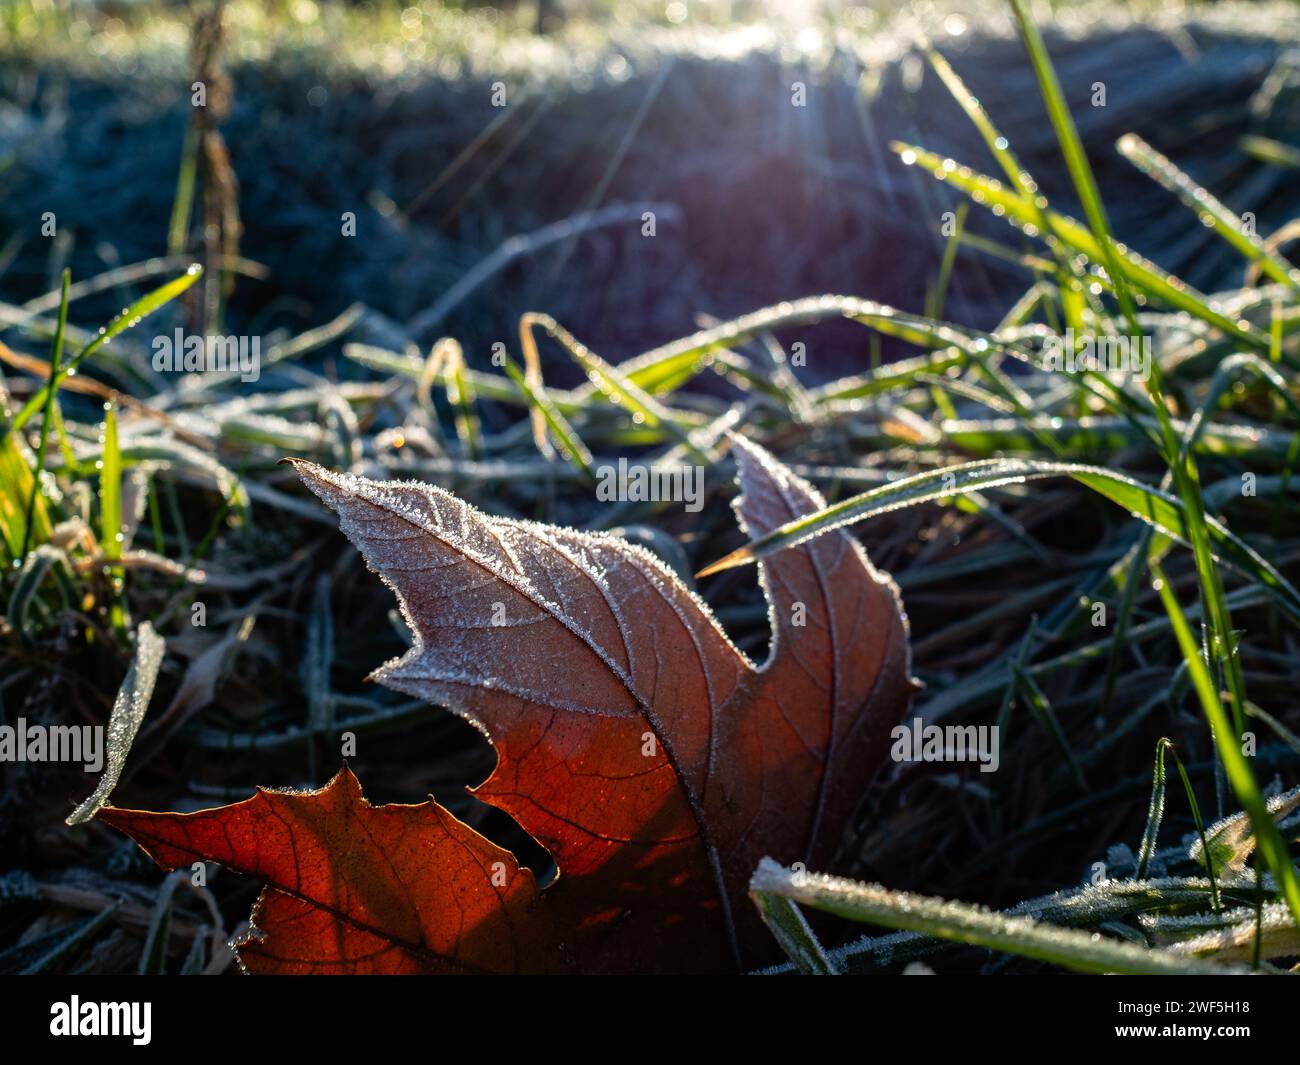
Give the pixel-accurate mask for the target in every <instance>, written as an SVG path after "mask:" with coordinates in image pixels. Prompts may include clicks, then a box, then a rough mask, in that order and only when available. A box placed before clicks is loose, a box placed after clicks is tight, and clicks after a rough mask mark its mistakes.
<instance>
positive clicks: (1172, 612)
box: [1151, 563, 1300, 922]
mask: <svg viewBox="0 0 1300 1065" xmlns="http://www.w3.org/2000/svg"><path fill="white" fill-rule="evenodd" d="M1151 573H1152V576H1153V577H1154V578H1155V579H1154V585H1155V588H1156V591H1158V592H1159V593H1160V599H1161V601H1162V602H1163V603H1164V606H1165V612H1166V613H1167V614H1168V615H1169V621H1170V624H1171V625H1172V627H1173V631H1174V636H1175V638H1176V639H1177V640H1178V646H1179V648H1180V650H1181V651H1182V653H1183V660H1184V661H1185V662H1186V663H1187V669H1188V672H1189V673H1190V674H1191V678H1192V685H1193V687H1194V688H1195V689H1196V694H1197V697H1198V698H1199V699H1200V701H1201V708H1202V710H1204V712H1205V717H1206V720H1207V722H1208V723H1209V726H1210V732H1211V734H1212V735H1213V737H1214V743H1215V747H1216V748H1217V749H1218V752H1219V758H1220V759H1221V761H1222V762H1223V769H1224V772H1225V774H1226V775H1227V777H1228V781H1229V783H1231V785H1232V789H1233V791H1234V792H1235V793H1236V795H1237V801H1238V802H1239V803H1240V804H1241V807H1242V809H1243V810H1245V811H1246V813H1247V814H1248V815H1249V817H1250V820H1251V823H1252V824H1253V825H1254V826H1255V836H1256V838H1257V839H1258V840H1259V848H1260V851H1261V852H1262V853H1263V855H1264V859H1265V861H1267V862H1268V867H1269V869H1271V870H1272V872H1273V875H1274V876H1275V877H1276V878H1277V882H1278V885H1279V886H1280V887H1281V890H1282V895H1283V897H1284V898H1285V900H1286V904H1287V906H1288V907H1289V908H1290V910H1291V915H1292V916H1293V917H1294V918H1295V920H1296V921H1297V922H1300V879H1297V877H1296V871H1295V866H1294V864H1292V860H1291V854H1290V852H1289V851H1288V850H1287V845H1286V841H1285V840H1284V839H1283V838H1282V834H1281V833H1280V832H1279V831H1278V828H1277V825H1276V824H1275V823H1274V821H1273V817H1272V815H1271V814H1270V813H1269V811H1268V807H1267V804H1266V803H1265V801H1264V796H1263V794H1262V793H1261V792H1260V790H1259V783H1258V782H1257V781H1256V780H1255V774H1254V772H1253V771H1252V770H1251V768H1250V763H1249V762H1248V761H1247V760H1246V756H1245V755H1244V754H1242V753H1241V746H1240V744H1239V743H1238V740H1237V732H1236V731H1235V730H1234V729H1233V726H1232V721H1231V720H1230V719H1229V717H1228V714H1227V712H1226V711H1225V710H1224V708H1223V703H1222V701H1221V700H1220V699H1219V690H1218V688H1217V687H1216V686H1215V684H1214V681H1213V680H1212V679H1211V678H1210V671H1209V668H1208V667H1207V666H1206V664H1205V660H1204V659H1203V658H1202V657H1201V650H1200V648H1199V647H1198V646H1197V643H1196V638H1195V637H1194V636H1193V635H1192V630H1191V628H1190V627H1189V626H1188V624H1187V619H1186V618H1185V617H1184V616H1183V610H1182V607H1180V606H1179V605H1178V600H1177V599H1175V598H1174V593H1173V589H1172V588H1171V587H1170V585H1169V582H1168V580H1166V579H1165V576H1164V573H1163V572H1162V571H1161V569H1160V567H1159V566H1158V565H1156V564H1154V563H1153V564H1152V566H1151Z"/></svg>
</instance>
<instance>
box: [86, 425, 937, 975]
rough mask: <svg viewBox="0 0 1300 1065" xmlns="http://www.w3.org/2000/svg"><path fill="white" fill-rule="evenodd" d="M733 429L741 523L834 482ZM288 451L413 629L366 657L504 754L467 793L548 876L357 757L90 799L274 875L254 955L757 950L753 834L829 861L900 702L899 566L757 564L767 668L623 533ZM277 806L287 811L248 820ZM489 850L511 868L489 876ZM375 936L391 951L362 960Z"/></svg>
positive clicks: (339, 960)
mask: <svg viewBox="0 0 1300 1065" xmlns="http://www.w3.org/2000/svg"><path fill="white" fill-rule="evenodd" d="M734 446H735V451H736V456H737V461H738V466H739V482H740V486H741V492H742V496H741V499H740V500H739V501H738V503H737V512H738V515H739V517H740V521H741V525H742V528H743V529H744V531H745V532H746V533H747V534H748V535H749V536H750V537H755V536H759V535H762V534H763V533H765V532H767V531H769V530H771V529H774V528H776V527H777V526H779V525H781V524H783V523H785V522H786V521H789V520H790V519H792V518H794V517H797V516H799V515H801V514H804V513H807V512H809V511H811V510H814V509H818V508H820V507H821V506H823V502H822V500H821V498H820V496H819V495H818V494H817V493H816V491H815V490H814V489H812V488H811V487H810V486H809V485H807V484H806V483H804V482H803V481H801V480H800V479H799V478H797V477H796V476H794V475H793V474H792V473H791V472H790V471H789V470H787V469H786V468H785V467H784V466H782V465H781V464H780V463H778V462H776V460H774V459H773V458H772V457H771V456H770V455H768V454H767V453H766V452H765V451H763V450H762V449H761V448H759V447H757V446H756V445H753V444H750V443H748V442H746V441H744V440H743V439H741V438H738V437H737V438H735V439H734ZM294 465H295V466H296V468H297V469H298V471H299V473H300V474H301V476H302V477H303V480H304V481H305V482H306V483H307V485H308V486H309V487H310V488H311V489H312V490H313V491H314V492H315V493H316V494H317V495H319V496H320V497H321V499H323V500H324V501H325V502H326V503H327V504H329V506H330V507H332V508H333V509H334V510H335V511H337V512H338V514H339V518H340V524H341V527H342V529H343V531H344V532H345V533H346V534H347V536H348V537H349V538H350V539H351V540H352V541H353V542H354V543H355V544H356V545H357V547H358V548H359V549H360V550H361V553H362V555H363V556H364V557H365V559H366V562H367V564H368V565H369V566H370V568H371V569H373V570H375V571H376V572H378V573H379V574H380V575H381V576H382V577H383V579H384V580H385V582H386V583H388V584H389V585H390V587H392V588H393V590H394V592H395V593H396V594H397V597H398V600H399V603H400V604H401V607H402V612H403V615H404V617H405V618H406V621H407V623H408V624H409V625H410V627H411V629H412V632H413V633H414V636H415V640H414V645H413V646H412V648H411V649H410V651H409V652H408V653H407V654H405V655H403V656H402V657H401V658H400V659H397V660H395V661H393V662H390V663H388V664H387V665H385V666H383V667H382V668H380V669H379V670H378V671H376V673H375V678H376V679H378V680H380V681H382V682H383V683H384V684H386V685H388V686H390V687H392V688H395V689H397V690H399V691H403V692H406V693H409V694H413V695H416V696H419V697H421V698H425V699H428V700H429V701H430V702H435V703H440V704H443V705H446V706H449V707H451V708H453V709H454V710H456V711H457V712H459V713H461V714H463V715H465V716H466V717H467V718H469V719H470V720H471V721H473V722H475V723H476V724H478V725H479V726H480V727H481V728H483V730H484V731H485V732H486V733H487V735H488V737H489V738H490V739H491V741H492V743H493V745H494V746H495V748H496V750H497V755H498V764H497V767H496V769H495V771H494V772H493V773H492V775H491V776H490V777H489V778H488V779H487V780H486V781H485V782H484V783H483V784H482V785H480V786H479V787H478V788H477V789H475V794H476V795H478V797H479V798H481V799H483V800H485V801H486V802H488V803H490V804H492V805H493V806H496V807H498V808H500V809H502V810H505V811H506V812H508V813H509V814H510V815H511V816H512V817H514V818H515V820H516V821H518V823H519V824H520V825H521V826H523V828H525V829H526V830H527V831H528V832H529V833H531V834H532V835H533V836H534V837H535V838H536V839H537V840H538V841H540V842H541V844H542V845H543V846H544V847H546V848H547V850H548V851H549V852H550V853H551V855H552V856H553V857H554V859H555V861H556V864H557V866H558V868H559V877H558V880H557V882H556V883H555V884H553V885H551V886H550V887H549V888H548V889H547V890H546V891H544V892H542V893H541V894H540V895H538V894H537V893H536V890H535V887H534V885H533V882H532V877H531V874H528V873H527V872H526V871H520V870H518V869H517V867H516V866H515V864H514V861H513V859H512V858H510V857H509V855H507V854H506V853H505V852H503V851H501V850H499V848H496V847H495V846H493V845H492V844H490V843H489V842H488V841H486V840H484V839H482V837H480V836H478V835H477V834H476V833H474V832H473V831H472V830H470V829H469V828H468V827H466V826H464V825H462V824H461V823H460V822H458V821H456V820H455V819H454V818H453V817H452V816H451V815H450V814H449V813H447V812H446V811H445V810H443V809H442V808H441V807H439V806H437V805H436V804H435V803H427V804H424V805H422V806H415V807H380V808H372V807H369V806H368V805H366V804H365V803H364V800H363V799H361V796H360V792H359V788H358V787H357V785H356V782H355V779H354V778H352V776H351V774H350V773H348V772H346V771H345V772H344V773H343V774H341V775H340V777H338V778H336V779H335V781H334V782H332V783H331V784H330V785H329V786H328V787H327V788H325V789H324V790H322V791H321V792H318V793H314V794H306V795H299V796H291V795H282V794H278V793H272V792H261V793H259V794H258V795H257V796H255V797H254V798H253V799H250V800H248V801H247V802H245V803H240V804H237V805H235V806H231V807H226V808H224V809H222V810H215V811H207V812H204V813H200V814H193V815H188V817H186V816H182V815H174V814H137V813H132V812H128V811H118V810H108V811H105V812H104V813H103V814H102V815H101V816H102V817H103V818H104V819H105V820H107V821H109V822H110V823H112V824H115V825H117V827H119V828H121V829H123V830H124V831H126V832H128V833H130V834H131V835H132V836H134V837H135V838H136V839H137V840H138V841H139V842H141V844H142V845H143V846H145V848H146V849H147V850H149V851H150V852H151V853H152V854H154V856H155V857H157V858H158V859H159V861H161V862H162V863H163V864H164V865H176V864H182V863H186V864H187V863H188V862H190V861H193V860H195V856H196V855H197V856H199V857H206V858H209V859H211V860H214V861H218V862H222V863H223V864H227V865H230V866H231V867H232V868H236V869H241V870H243V871H246V872H249V873H251V874H253V875H256V876H258V877H260V878H261V879H264V880H266V881H267V882H268V884H269V886H270V887H269V891H268V892H267V893H266V895H264V897H263V900H262V902H261V903H260V904H259V912H258V913H257V915H256V920H255V924H256V925H257V926H258V927H259V928H260V929H261V930H262V932H263V933H264V935H265V938H264V939H263V940H262V941H261V942H260V943H259V944H257V945H254V946H248V945H246V946H244V947H243V949H242V950H241V958H242V959H243V961H244V963H245V964H246V965H247V966H248V967H249V968H250V969H255V970H258V971H276V972H284V971H346V972H351V971H357V970H358V969H363V970H364V969H366V968H367V967H374V968H383V967H385V966H392V968H391V970H390V969H385V971H410V970H411V969H421V968H422V969H428V970H436V969H439V968H442V967H445V966H447V965H452V963H454V964H455V965H457V966H462V967H465V968H470V969H484V970H490V971H517V970H525V971H536V970H548V969H549V970H575V969H576V970H578V971H584V972H598V971H628V970H639V971H645V970H653V969H674V970H682V969H702V970H717V969H726V968H735V967H736V966H738V965H744V964H748V963H750V962H752V961H753V960H755V959H756V958H758V957H759V956H761V955H762V954H763V953H764V951H766V950H767V948H768V940H767V937H766V934H765V933H764V932H763V931H762V927H761V923H760V922H759V921H758V919H757V917H756V915H755V914H754V913H753V912H752V909H751V907H749V905H748V904H747V902H746V886H747V883H748V879H749V876H750V874H751V873H752V871H753V869H754V868H755V866H756V865H757V863H758V860H759V858H761V857H762V856H764V855H772V856H773V857H776V858H778V859H779V860H780V861H782V862H783V863H786V864H790V863H793V862H798V861H802V862H805V863H807V864H808V865H809V866H812V867H815V868H828V867H830V866H831V865H832V859H833V857H834V854H835V851H836V849H837V847H838V845H839V844H840V842H841V839H842V837H843V834H844V831H845V829H846V827H847V824H848V820H849V818H850V816H851V814H852V812H853V808H854V806H855V805H856V803H857V802H858V800H859V799H860V797H861V794H862V791H863V788H864V786H865V784H866V782H867V780H868V779H869V777H870V775H871V774H872V773H873V772H874V770H875V769H876V768H877V767H878V766H879V765H880V763H881V762H882V761H883V759H884V757H885V752H886V750H887V748H888V742H889V740H888V738H889V732H890V729H891V728H892V727H893V726H894V725H895V724H896V723H897V722H898V721H899V719H900V718H901V717H902V716H903V714H904V712H905V711H906V708H907V704H908V702H909V699H910V694H911V681H910V679H909V675H908V666H909V661H908V646H907V630H906V620H905V618H904V616H903V614H902V610H901V607H900V604H899V600H898V595H897V590H896V589H895V587H894V585H893V584H892V582H890V581H889V580H888V578H886V577H882V576H881V575H879V574H877V573H876V572H875V571H874V570H873V569H872V567H871V565H870V563H869V562H868V561H867V558H866V555H865V553H864V552H863V551H862V549H861V547H860V546H859V545H858V544H857V543H856V542H855V541H853V540H851V539H850V538H849V537H848V536H847V535H845V534H843V533H834V534H831V535H828V536H824V537H820V538H818V539H815V540H812V541H810V542H808V543H806V544H804V545H802V546H800V547H798V548H795V549H791V550H788V551H785V552H783V553H780V554H778V555H775V556H773V557H772V558H770V559H767V560H765V561H764V562H763V563H762V565H761V567H760V575H761V580H762V584H763V589H764V592H765V594H766V596H767V598H768V602H769V604H770V606H771V617H772V647H771V651H770V654H769V658H768V661H767V662H766V663H764V664H763V665H762V666H761V667H759V666H755V665H754V664H753V663H751V662H750V661H749V660H748V659H747V658H746V657H745V656H744V655H742V654H741V653H740V652H739V651H738V650H737V649H736V648H735V647H734V646H733V645H732V643H731V642H730V641H729V640H728V638H727V637H726V635H725V634H724V633H723V631H722V629H721V628H720V627H719V626H718V624H717V622H716V621H715V620H714V618H713V616H712V614H711V613H710V612H709V610H708V608H707V607H706V606H705V605H704V603H703V602H701V601H700V600H699V599H698V598H696V597H695V596H694V595H692V594H691V593H690V592H689V591H688V590H687V589H686V588H685V586H683V585H682V583H681V582H680V581H679V580H678V579H677V578H676V576H675V575H673V573H672V572H671V571H670V570H669V569H668V567H667V566H665V565H664V564H663V563H662V562H660V561H659V560H658V559H657V558H656V557H655V556H654V555H652V554H650V553H649V552H647V551H645V550H643V549H641V548H637V547H634V546H632V545H630V544H628V543H627V542H626V541H624V540H622V539H619V538H617V537H613V536H608V535H593V534H587V533H579V532H575V531H572V530H567V529H560V528H556V527H553V526H546V525H539V524H534V523H528V522H518V521H510V520H505V519H499V518H492V517H489V516H487V515H484V514H483V513H481V512H479V511H477V510H475V509H474V508H473V507H470V506H469V505H468V504H466V503H464V502H462V501H461V500H459V499H457V498H456V497H455V496H453V495H451V494H449V493H447V492H444V491H442V490H440V489H437V488H433V487H430V486H427V485H422V484H416V483H411V482H385V483H376V482H373V481H369V480H366V479H363V478H356V477H351V476H347V475H341V474H335V473H330V472H328V471H326V470H323V469H321V468H320V467H317V466H315V465H313V464H311V463H307V462H303V461H295V463H294ZM266 809H271V810H274V811H275V813H276V816H278V817H280V818H282V819H283V827H282V829H281V830H279V831H276V832H271V833H270V834H267V833H265V832H263V831H262V829H263V828H265V827H266V826H269V825H270V824H271V823H272V821H271V814H270V813H263V812H262V811H264V810H266ZM202 818H206V819H209V820H210V821H211V822H212V823H213V825H214V827H213V828H212V830H211V831H209V832H207V833H206V834H201V833H197V832H196V831H195V826H197V825H198V824H199V823H200V822H199V821H196V820H195V819H202ZM250 819H255V820H250ZM205 823H206V822H205ZM398 824H400V825H403V826H404V828H403V829H402V831H398V830H397V829H396V828H392V829H391V830H390V827H389V826H391V825H398ZM372 825H374V826H375V827H374V828H371V826H372ZM216 826H219V828H220V831H218V830H217V827H216ZM403 833H405V834H403ZM371 841H373V843H372V842H371ZM390 846H393V847H396V850H392V851H390V849H389V848H390ZM499 862H505V863H506V866H507V868H508V876H506V877H505V880H504V884H505V886H502V885H501V884H497V885H493V884H492V883H491V878H490V877H489V878H488V882H487V883H486V884H485V883H484V882H483V876H482V871H483V869H487V868H492V867H493V865H494V863H499ZM498 873H500V869H499V868H498ZM500 879H501V877H500V876H498V880H500ZM376 893H378V895H379V896H381V897H380V898H379V899H378V901H376V900H375V899H373V898H371V897H370V896H373V895H375V894H376ZM357 907H360V909H357ZM363 933H364V935H366V936H371V937H373V938H374V942H373V944H370V943H369V941H366V942H367V946H366V947H365V948H364V949H363V948H362V947H359V946H358V943H357V939H358V937H359V936H362V935H363ZM384 944H387V946H385V945H384ZM371 947H373V951H371ZM372 954H373V957H375V958H380V957H382V958H383V959H384V960H383V961H382V962H371V961H358V958H360V957H362V956H363V955H364V956H365V957H371V956H372ZM395 958H400V963H399V962H396V961H394V959H395Z"/></svg>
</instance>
